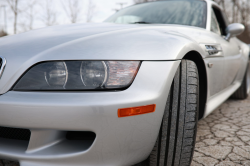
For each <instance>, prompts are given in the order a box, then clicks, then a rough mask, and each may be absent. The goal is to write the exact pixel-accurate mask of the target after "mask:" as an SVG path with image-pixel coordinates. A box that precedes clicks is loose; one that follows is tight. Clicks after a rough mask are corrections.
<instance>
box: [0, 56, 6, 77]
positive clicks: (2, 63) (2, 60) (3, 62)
mask: <svg viewBox="0 0 250 166" xmlns="http://www.w3.org/2000/svg"><path fill="white" fill-rule="evenodd" d="M5 65H6V59H5V58H4V57H1V56H0V78H1V77H2V75H3V71H4V68H5Z"/></svg>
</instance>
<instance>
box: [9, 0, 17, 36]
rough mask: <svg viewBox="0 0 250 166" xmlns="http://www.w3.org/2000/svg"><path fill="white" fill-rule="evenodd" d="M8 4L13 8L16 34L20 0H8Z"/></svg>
mask: <svg viewBox="0 0 250 166" xmlns="http://www.w3.org/2000/svg"><path fill="white" fill-rule="evenodd" d="M6 1H7V3H8V5H9V6H10V9H11V10H12V12H13V13H14V23H13V26H14V34H16V32H17V17H18V14H19V9H18V4H19V0H6Z"/></svg>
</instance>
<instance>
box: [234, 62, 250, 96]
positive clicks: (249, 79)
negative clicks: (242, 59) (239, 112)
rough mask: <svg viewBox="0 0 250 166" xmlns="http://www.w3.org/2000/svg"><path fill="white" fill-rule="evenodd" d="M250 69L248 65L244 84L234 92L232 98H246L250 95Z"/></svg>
mask: <svg viewBox="0 0 250 166" xmlns="http://www.w3.org/2000/svg"><path fill="white" fill-rule="evenodd" d="M249 70H250V69H249V65H247V69H246V72H245V76H244V79H243V81H242V84H241V86H240V87H239V89H238V90H237V91H236V92H234V94H233V95H232V96H231V98H233V99H239V100H244V99H246V98H247V97H248V93H249V90H250V71H249Z"/></svg>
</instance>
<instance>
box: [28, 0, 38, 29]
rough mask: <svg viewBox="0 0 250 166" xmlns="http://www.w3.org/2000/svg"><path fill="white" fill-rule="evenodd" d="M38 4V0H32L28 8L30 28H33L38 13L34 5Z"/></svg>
mask: <svg viewBox="0 0 250 166" xmlns="http://www.w3.org/2000/svg"><path fill="white" fill-rule="evenodd" d="M36 4H37V0H30V1H29V4H28V5H27V6H28V9H27V10H26V12H25V13H26V15H27V18H28V19H29V23H28V30H32V29H33V23H34V17H35V15H36V12H35V11H34V7H35V5H36Z"/></svg>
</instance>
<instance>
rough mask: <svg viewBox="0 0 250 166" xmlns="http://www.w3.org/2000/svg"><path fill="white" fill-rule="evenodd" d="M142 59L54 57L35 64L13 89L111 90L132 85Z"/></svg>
mask: <svg viewBox="0 0 250 166" xmlns="http://www.w3.org/2000/svg"><path fill="white" fill-rule="evenodd" d="M139 66H140V61H51V62H42V63H39V64H37V65H35V66H33V67H31V68H30V69H29V70H28V71H27V72H26V73H25V74H24V75H23V76H22V77H21V78H20V79H19V81H18V82H17V83H16V84H15V86H14V87H13V90H16V91H18V90H19V91H29V90H109V89H125V88H127V87H128V86H130V85H131V83H132V81H133V80H134V78H135V76H136V74H137V72H138V70H139Z"/></svg>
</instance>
